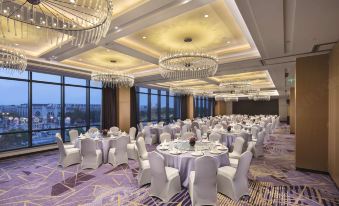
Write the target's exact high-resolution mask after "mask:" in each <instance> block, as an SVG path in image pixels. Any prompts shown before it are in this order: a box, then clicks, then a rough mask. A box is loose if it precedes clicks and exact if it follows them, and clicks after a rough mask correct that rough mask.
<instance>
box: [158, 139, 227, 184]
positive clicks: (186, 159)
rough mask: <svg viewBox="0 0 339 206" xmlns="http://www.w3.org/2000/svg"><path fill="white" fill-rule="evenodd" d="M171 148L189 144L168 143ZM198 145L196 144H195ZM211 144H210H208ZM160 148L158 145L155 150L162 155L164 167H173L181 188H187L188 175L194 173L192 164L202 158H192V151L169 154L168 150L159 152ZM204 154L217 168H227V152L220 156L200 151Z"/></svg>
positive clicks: (207, 151) (222, 152)
mask: <svg viewBox="0 0 339 206" xmlns="http://www.w3.org/2000/svg"><path fill="white" fill-rule="evenodd" d="M169 144H170V146H169V148H171V147H173V146H174V147H177V146H176V145H177V144H189V143H188V142H187V141H186V142H173V141H172V142H170V143H169ZM197 144H198V142H197ZM201 144H205V145H206V143H201ZM209 144H212V143H209ZM160 148H161V146H160V145H158V146H157V148H156V150H157V151H158V152H159V153H160V154H162V155H163V157H164V159H165V165H166V166H167V167H173V168H177V169H178V170H179V175H180V181H181V183H182V186H184V187H188V183H189V179H188V178H189V175H190V172H191V171H194V170H195V169H194V163H195V159H196V158H198V157H202V156H193V155H192V152H194V151H193V150H192V151H185V152H183V153H182V154H177V155H176V154H171V153H170V152H169V150H161V149H160ZM202 151H203V152H204V155H208V156H211V157H213V158H214V161H215V162H216V164H217V166H218V168H219V167H222V166H228V165H230V161H229V159H228V151H227V150H225V151H221V153H220V154H212V153H210V152H209V150H208V149H207V150H202Z"/></svg>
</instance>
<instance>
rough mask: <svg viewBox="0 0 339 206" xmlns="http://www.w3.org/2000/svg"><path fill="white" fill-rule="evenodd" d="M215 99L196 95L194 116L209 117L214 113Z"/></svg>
mask: <svg viewBox="0 0 339 206" xmlns="http://www.w3.org/2000/svg"><path fill="white" fill-rule="evenodd" d="M213 102H214V101H213V99H212V98H208V97H200V96H196V97H194V116H195V117H207V116H211V115H213V109H214V108H213Z"/></svg>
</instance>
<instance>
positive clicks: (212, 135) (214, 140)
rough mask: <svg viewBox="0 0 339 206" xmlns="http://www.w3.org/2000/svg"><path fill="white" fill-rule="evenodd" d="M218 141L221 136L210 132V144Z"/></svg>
mask: <svg viewBox="0 0 339 206" xmlns="http://www.w3.org/2000/svg"><path fill="white" fill-rule="evenodd" d="M220 139H221V135H220V134H219V133H216V132H212V133H211V134H210V136H209V140H210V141H211V142H216V141H218V142H220Z"/></svg>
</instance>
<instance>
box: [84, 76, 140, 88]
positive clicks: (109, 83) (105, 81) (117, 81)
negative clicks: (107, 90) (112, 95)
mask: <svg viewBox="0 0 339 206" xmlns="http://www.w3.org/2000/svg"><path fill="white" fill-rule="evenodd" d="M91 79H92V80H93V81H97V82H102V86H103V87H112V88H113V87H133V84H134V77H133V76H132V75H128V74H123V73H119V72H111V73H92V75H91Z"/></svg>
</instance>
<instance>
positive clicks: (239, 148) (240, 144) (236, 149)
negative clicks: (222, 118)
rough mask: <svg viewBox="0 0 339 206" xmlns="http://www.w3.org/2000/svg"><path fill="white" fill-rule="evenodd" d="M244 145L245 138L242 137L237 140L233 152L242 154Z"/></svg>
mask: <svg viewBox="0 0 339 206" xmlns="http://www.w3.org/2000/svg"><path fill="white" fill-rule="evenodd" d="M244 143H245V140H244V138H242V137H237V138H235V141H234V147H233V152H236V153H237V154H241V153H242V148H243V145H244Z"/></svg>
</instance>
